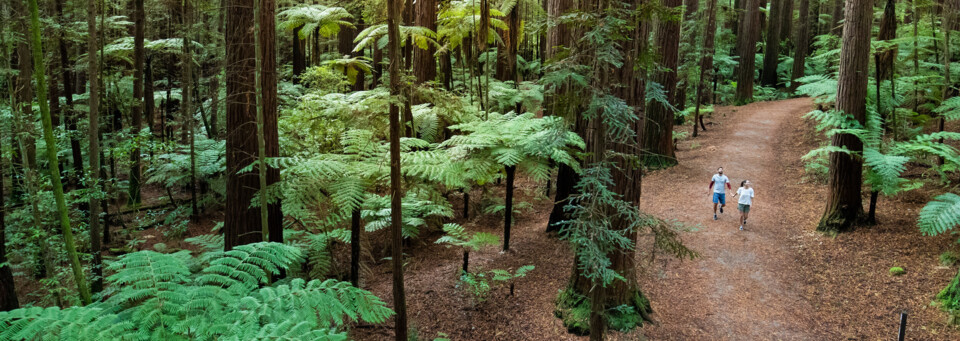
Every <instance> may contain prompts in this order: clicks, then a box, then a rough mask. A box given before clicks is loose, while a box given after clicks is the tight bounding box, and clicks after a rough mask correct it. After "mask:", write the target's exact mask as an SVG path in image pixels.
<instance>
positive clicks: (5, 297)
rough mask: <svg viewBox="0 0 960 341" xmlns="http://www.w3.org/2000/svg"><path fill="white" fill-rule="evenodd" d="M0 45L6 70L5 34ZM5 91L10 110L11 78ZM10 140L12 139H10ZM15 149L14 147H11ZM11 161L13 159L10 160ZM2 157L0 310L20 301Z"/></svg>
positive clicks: (0, 142)
mask: <svg viewBox="0 0 960 341" xmlns="http://www.w3.org/2000/svg"><path fill="white" fill-rule="evenodd" d="M6 24H7V23H6V22H2V23H0V28H4V29H7V28H8V27H9V26H7V25H6ZM0 46H3V61H4V63H5V65H4V66H5V67H6V69H8V70H12V68H11V67H10V59H11V58H10V55H9V54H8V51H9V50H7V41H6V35H0ZM6 80H7V84H4V85H6V86H7V91H8V93H9V98H8V99H9V100H10V110H11V111H13V110H14V108H13V107H14V105H15V101H14V98H15V96H14V86H13V84H14V83H13V79H12V78H10V77H8V78H7V79H6ZM11 141H12V139H11ZM12 149H16V148H12ZM0 150H3V134H2V132H0ZM11 161H13V160H11ZM11 163H12V162H11ZM3 175H4V174H3V157H0V311H10V310H13V309H17V308H20V301H19V299H18V298H17V290H16V283H15V282H14V280H13V271H11V268H10V265H9V264H7V247H6V245H7V239H6V238H7V225H6V213H7V201H6V196H5V193H4V187H3V186H4V183H3ZM10 180H11V181H10V183H11V184H13V183H15V182H16V180H15V179H13V178H11V179H10Z"/></svg>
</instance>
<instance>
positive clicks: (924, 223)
mask: <svg viewBox="0 0 960 341" xmlns="http://www.w3.org/2000/svg"><path fill="white" fill-rule="evenodd" d="M957 225H960V195H956V194H953V193H944V194H941V195H939V196H937V197H936V198H934V199H933V200H931V201H930V202H928V203H927V204H926V205H925V206H924V207H923V209H921V210H920V214H919V216H918V223H917V226H918V227H920V232H923V234H925V235H930V236H936V235H940V234H943V233H945V232H947V231H950V230H952V229H954V228H956V227H957Z"/></svg>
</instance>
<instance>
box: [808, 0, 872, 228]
mask: <svg viewBox="0 0 960 341" xmlns="http://www.w3.org/2000/svg"><path fill="white" fill-rule="evenodd" d="M845 13H846V18H844V24H843V26H844V28H843V45H842V46H843V49H842V50H841V51H840V78H839V79H838V88H837V110H840V111H841V112H843V113H845V114H847V115H851V116H853V117H854V118H855V119H856V120H857V121H859V122H860V123H861V124H863V123H864V122H865V121H866V110H867V108H866V97H867V81H868V78H869V74H870V70H869V67H870V26H871V24H872V23H873V0H849V1H848V2H847V7H846V10H845ZM833 146H835V147H845V148H847V149H849V150H850V151H852V152H854V153H857V152H861V151H863V143H862V142H861V141H860V139H858V138H857V137H856V136H853V135H850V134H836V135H834V136H833ZM862 171H863V163H862V161H860V159H858V158H856V157H854V156H852V155H849V154H846V153H831V154H830V175H829V185H828V187H829V188H830V192H829V195H828V196H827V206H826V210H825V211H824V213H823V217H822V218H821V220H820V224H819V225H818V226H817V230H819V231H827V232H840V231H846V230H849V229H850V228H851V227H853V226H854V225H855V224H857V223H858V222H859V220H860V219H861V217H862V215H863V205H862V197H861V190H860V188H861V185H862V183H863V182H862Z"/></svg>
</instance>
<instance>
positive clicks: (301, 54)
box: [291, 25, 350, 83]
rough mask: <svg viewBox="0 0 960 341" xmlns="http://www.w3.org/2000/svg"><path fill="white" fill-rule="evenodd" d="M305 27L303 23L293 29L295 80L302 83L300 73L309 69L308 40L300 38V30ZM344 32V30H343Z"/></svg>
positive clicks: (345, 28)
mask: <svg viewBox="0 0 960 341" xmlns="http://www.w3.org/2000/svg"><path fill="white" fill-rule="evenodd" d="M301 29H303V25H300V26H297V27H296V28H294V29H293V36H292V38H293V39H292V43H291V45H293V81H294V82H296V83H300V75H302V74H303V72H304V71H306V70H307V51H306V48H307V47H306V40H304V39H300V30H301ZM347 29H350V28H349V27H344V28H342V29H341V30H347ZM341 34H343V31H341Z"/></svg>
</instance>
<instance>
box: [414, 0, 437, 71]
mask: <svg viewBox="0 0 960 341" xmlns="http://www.w3.org/2000/svg"><path fill="white" fill-rule="evenodd" d="M414 6H415V8H414V10H413V14H414V22H413V24H414V25H416V26H420V27H426V28H428V29H430V30H432V31H436V30H437V0H417V1H416V3H415V4H414ZM436 53H437V48H436V47H434V46H433V45H429V47H428V48H427V49H426V50H423V49H419V48H418V49H414V51H413V76H414V78H415V79H416V83H417V84H423V83H426V82H430V81H433V80H435V79H437V59H436V57H434V54H436Z"/></svg>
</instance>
